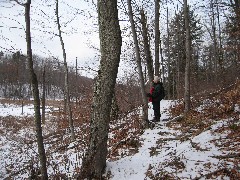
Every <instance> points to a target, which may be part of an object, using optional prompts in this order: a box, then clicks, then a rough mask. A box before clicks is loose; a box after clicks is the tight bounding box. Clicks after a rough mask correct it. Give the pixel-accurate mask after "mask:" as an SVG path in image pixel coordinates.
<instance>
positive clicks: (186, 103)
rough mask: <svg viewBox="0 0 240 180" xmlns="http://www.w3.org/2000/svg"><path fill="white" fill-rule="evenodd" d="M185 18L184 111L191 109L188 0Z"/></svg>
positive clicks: (185, 0) (185, 3)
mask: <svg viewBox="0 0 240 180" xmlns="http://www.w3.org/2000/svg"><path fill="white" fill-rule="evenodd" d="M184 19H185V29H186V42H185V43H186V44H185V45H186V67H185V89H184V113H188V112H189V110H190V62H191V37H190V25H189V11H188V3H187V0H184Z"/></svg>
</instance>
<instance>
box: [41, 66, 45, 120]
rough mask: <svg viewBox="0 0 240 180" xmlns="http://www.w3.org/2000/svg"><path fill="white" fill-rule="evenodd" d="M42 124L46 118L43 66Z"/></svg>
mask: <svg viewBox="0 0 240 180" xmlns="http://www.w3.org/2000/svg"><path fill="white" fill-rule="evenodd" d="M42 78H43V80H42V124H45V117H46V105H45V104H46V103H45V102H46V81H45V79H46V66H45V65H43V74H42Z"/></svg>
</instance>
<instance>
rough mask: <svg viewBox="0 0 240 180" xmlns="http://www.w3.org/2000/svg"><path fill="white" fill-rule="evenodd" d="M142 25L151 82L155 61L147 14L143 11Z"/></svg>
mask: <svg viewBox="0 0 240 180" xmlns="http://www.w3.org/2000/svg"><path fill="white" fill-rule="evenodd" d="M140 13H141V24H142V36H143V43H144V53H145V56H146V62H147V70H148V79H149V82H152V81H153V75H154V72H153V60H152V55H151V50H150V45H149V40H148V28H147V19H146V16H145V12H144V10H143V9H142V10H141V12H140Z"/></svg>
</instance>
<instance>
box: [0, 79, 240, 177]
mask: <svg viewBox="0 0 240 180" xmlns="http://www.w3.org/2000/svg"><path fill="white" fill-rule="evenodd" d="M0 101H1V105H0V116H1V118H0V134H1V136H0V142H1V143H0V145H1V146H0V151H1V153H0V161H1V164H0V172H1V174H0V179H24V178H28V177H31V178H32V179H37V174H38V173H39V167H38V164H37V161H38V156H37V145H36V140H35V135H34V121H33V117H32V115H33V106H32V105H31V102H28V104H27V103H26V104H25V106H24V113H23V114H21V103H20V102H19V104H18V103H16V101H9V100H6V99H1V100H0ZM48 105H49V106H48V107H47V110H48V115H47V118H46V119H47V121H46V124H45V125H43V133H44V137H45V139H44V143H45V150H46V154H47V160H48V173H49V177H50V179H58V178H59V179H70V178H72V179H74V177H75V175H76V174H77V173H78V172H79V170H80V167H81V159H82V156H83V153H84V149H85V146H86V144H87V142H88V141H87V139H88V132H89V117H88V113H87V111H88V110H86V112H85V110H84V108H77V107H76V108H75V109H74V110H75V112H74V118H75V127H76V131H77V133H76V135H77V139H76V141H75V142H73V143H71V142H70V135H69V133H68V129H67V123H66V121H65V119H64V114H62V113H61V112H60V111H59V106H60V105H61V102H60V101H51V102H48ZM79 109H81V111H80V110H79ZM161 112H162V117H161V122H159V123H156V124H155V127H154V128H152V129H146V130H144V131H142V130H140V128H139V127H140V123H139V113H140V110H139V109H137V110H136V111H132V112H131V113H129V114H122V115H120V116H119V120H113V121H112V122H111V126H110V127H111V130H110V134H109V156H108V159H107V167H106V173H105V175H104V177H105V179H126V180H135V179H136V180H140V179H239V178H240V167H239V164H240V162H239V160H240V159H239V158H240V153H239V152H240V136H239V135H240V121H239V118H240V83H239V81H238V82H236V84H234V85H232V86H230V87H228V88H226V89H221V90H219V91H218V92H215V93H212V94H211V95H209V96H206V97H203V96H199V97H198V98H193V99H192V111H191V112H190V113H189V114H188V116H187V117H186V118H182V116H181V115H182V112H183V105H182V103H181V101H167V100H163V101H161ZM152 113H153V112H152V108H151V104H149V119H152ZM166 119H167V121H165V120H166ZM60 177H61V178H60Z"/></svg>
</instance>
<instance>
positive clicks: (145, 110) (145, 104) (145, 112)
mask: <svg viewBox="0 0 240 180" xmlns="http://www.w3.org/2000/svg"><path fill="white" fill-rule="evenodd" d="M127 2H128V15H129V19H130V23H131V29H132V34H133V41H134V45H135V53H136V63H137V68H138V75H139V79H140V86H141V94H142V101H143V126H144V127H148V123H149V121H148V100H147V96H146V93H145V86H144V77H143V72H142V65H141V57H140V49H139V45H138V39H137V33H136V28H135V24H134V19H133V12H132V5H131V0H128V1H127Z"/></svg>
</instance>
